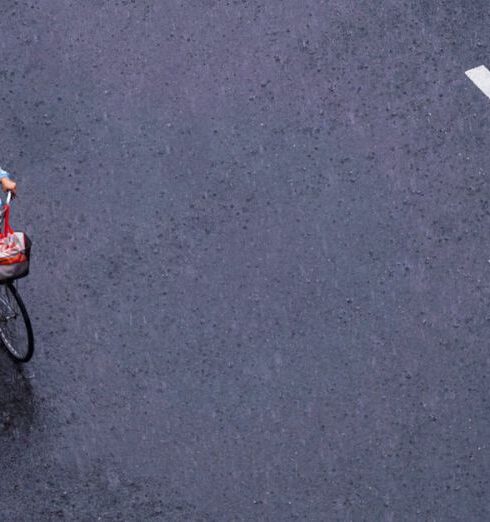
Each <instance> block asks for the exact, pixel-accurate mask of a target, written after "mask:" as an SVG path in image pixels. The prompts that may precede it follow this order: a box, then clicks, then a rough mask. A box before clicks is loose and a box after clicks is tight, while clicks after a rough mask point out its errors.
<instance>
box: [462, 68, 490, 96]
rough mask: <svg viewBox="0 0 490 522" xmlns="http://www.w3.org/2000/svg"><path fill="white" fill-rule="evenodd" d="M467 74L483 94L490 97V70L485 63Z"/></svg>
mask: <svg viewBox="0 0 490 522" xmlns="http://www.w3.org/2000/svg"><path fill="white" fill-rule="evenodd" d="M465 74H466V76H468V78H469V79H470V80H471V81H472V82H473V83H474V84H475V85H476V86H477V87H478V88H479V89H480V91H482V92H483V94H485V95H486V96H488V97H489V98H490V71H489V70H488V69H487V68H486V67H485V66H484V65H480V67H475V68H474V69H470V70H468V71H466V72H465Z"/></svg>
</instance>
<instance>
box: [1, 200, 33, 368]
mask: <svg viewBox="0 0 490 522" xmlns="http://www.w3.org/2000/svg"><path fill="white" fill-rule="evenodd" d="M11 196H12V194H11V192H10V191H9V192H8V194H7V199H6V204H7V205H9V203H10V200H11ZM0 213H1V217H0V230H3V226H4V217H5V210H4V209H1V210H0ZM0 340H1V341H2V343H3V345H4V347H5V349H6V350H7V353H8V354H9V355H10V357H11V358H12V359H13V360H14V361H16V362H21V363H26V362H28V361H29V360H30V359H31V357H32V355H33V353H34V333H33V331H32V325H31V320H30V319H29V314H28V313H27V309H26V307H25V305H24V302H23V301H22V298H21V297H20V294H19V291H18V290H17V280H13V281H8V282H6V283H0Z"/></svg>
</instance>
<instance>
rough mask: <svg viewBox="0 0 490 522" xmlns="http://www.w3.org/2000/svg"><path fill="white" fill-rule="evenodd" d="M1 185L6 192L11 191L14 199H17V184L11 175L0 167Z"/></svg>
mask: <svg viewBox="0 0 490 522" xmlns="http://www.w3.org/2000/svg"><path fill="white" fill-rule="evenodd" d="M0 183H1V184H2V190H3V191H4V192H8V191H9V190H11V191H12V197H13V198H15V196H16V193H15V191H16V188H17V183H15V181H13V180H12V179H11V178H10V174H9V173H8V172H7V171H6V170H3V169H2V167H0Z"/></svg>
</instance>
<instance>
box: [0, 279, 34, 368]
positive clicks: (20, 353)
mask: <svg viewBox="0 0 490 522" xmlns="http://www.w3.org/2000/svg"><path fill="white" fill-rule="evenodd" d="M19 312H20V313H19ZM14 321H15V324H14ZM19 331H21V332H22V337H23V338H22V339H21V335H19ZM0 340H1V341H2V343H3V345H4V347H5V349H6V350H7V353H8V354H9V355H10V357H11V358H12V359H14V361H16V362H22V363H26V362H28V361H29V360H30V359H31V357H32V355H33V353H34V333H33V331H32V325H31V320H30V319H29V314H28V313H27V309H26V307H25V305H24V302H23V301H22V298H21V297H20V294H19V292H18V290H17V288H15V286H14V284H13V283H6V284H3V285H0ZM19 344H22V348H20V347H19V346H18V345H19Z"/></svg>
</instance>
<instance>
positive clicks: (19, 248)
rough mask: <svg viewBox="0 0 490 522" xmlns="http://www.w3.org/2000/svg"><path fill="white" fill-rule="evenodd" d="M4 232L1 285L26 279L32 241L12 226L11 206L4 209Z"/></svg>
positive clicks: (0, 254) (0, 252)
mask: <svg viewBox="0 0 490 522" xmlns="http://www.w3.org/2000/svg"><path fill="white" fill-rule="evenodd" d="M3 212H4V216H3V225H4V227H3V232H0V283H6V282H8V281H12V280H13V279H19V278H20V277H25V276H26V275H27V274H28V273H29V259H30V255H31V240H30V239H29V238H28V237H27V234H25V233H24V232H14V231H13V230H12V227H11V226H10V205H4V207H3Z"/></svg>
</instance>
